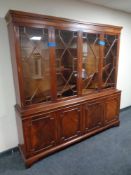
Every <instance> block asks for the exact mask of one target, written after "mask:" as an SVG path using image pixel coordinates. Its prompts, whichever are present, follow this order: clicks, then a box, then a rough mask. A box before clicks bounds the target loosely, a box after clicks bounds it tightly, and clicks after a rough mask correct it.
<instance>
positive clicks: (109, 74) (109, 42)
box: [102, 34, 118, 88]
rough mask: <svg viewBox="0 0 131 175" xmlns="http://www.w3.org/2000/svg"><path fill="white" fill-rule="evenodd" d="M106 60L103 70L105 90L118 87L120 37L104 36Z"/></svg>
mask: <svg viewBox="0 0 131 175" xmlns="http://www.w3.org/2000/svg"><path fill="white" fill-rule="evenodd" d="M103 42H104V60H103V68H102V80H103V85H102V87H103V88H109V87H115V86H116V72H117V56H118V36H117V35H109V34H106V35H105V36H104V41H103Z"/></svg>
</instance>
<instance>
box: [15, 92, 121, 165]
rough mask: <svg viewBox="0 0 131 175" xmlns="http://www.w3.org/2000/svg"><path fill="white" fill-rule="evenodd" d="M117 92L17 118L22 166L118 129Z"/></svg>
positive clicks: (118, 106)
mask: <svg viewBox="0 0 131 175" xmlns="http://www.w3.org/2000/svg"><path fill="white" fill-rule="evenodd" d="M119 108H120V91H117V92H115V93H113V94H110V95H107V96H100V97H98V98H91V99H87V100H83V101H80V102H78V103H76V104H70V105H65V106H60V107H59V108H58V107H57V108H53V109H50V110H47V111H46V112H45V111H43V112H41V113H38V114H37V113H36V114H31V115H27V116H24V115H20V114H19V112H18V111H17V112H18V114H19V115H18V117H17V122H18V125H17V126H19V129H18V130H19V143H20V144H19V147H20V150H21V152H22V154H23V158H24V160H25V164H26V165H27V166H31V165H32V164H33V163H34V162H36V161H37V160H39V159H40V158H42V157H45V156H47V155H49V154H51V153H53V152H55V151H57V150H59V149H63V148H64V147H66V146H68V145H70V144H73V143H75V142H78V141H80V140H82V139H84V138H87V137H89V136H91V135H94V134H96V133H97V132H100V131H102V130H104V129H106V128H109V127H112V126H117V125H119Z"/></svg>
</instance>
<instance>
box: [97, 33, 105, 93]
mask: <svg viewBox="0 0 131 175" xmlns="http://www.w3.org/2000/svg"><path fill="white" fill-rule="evenodd" d="M99 38H100V40H99V44H100V43H102V44H100V46H99V52H100V57H99V66H98V89H99V90H101V89H102V85H103V80H102V76H103V63H104V62H103V61H104V49H105V45H104V34H100V37H99Z"/></svg>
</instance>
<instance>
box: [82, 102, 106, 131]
mask: <svg viewBox="0 0 131 175" xmlns="http://www.w3.org/2000/svg"><path fill="white" fill-rule="evenodd" d="M103 116H104V110H103V103H101V102H92V103H90V102H87V103H86V104H84V129H85V131H86V132H89V131H91V130H95V129H97V128H100V127H101V126H102V125H103Z"/></svg>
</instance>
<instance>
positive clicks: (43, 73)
mask: <svg viewBox="0 0 131 175" xmlns="http://www.w3.org/2000/svg"><path fill="white" fill-rule="evenodd" d="M17 29H18V36H19V37H18V38H17V39H18V40H19V43H18V44H19V48H20V50H19V60H18V62H19V63H20V65H19V77H20V78H21V82H20V84H21V87H20V90H21V96H22V98H23V101H24V102H23V103H24V105H32V104H37V103H41V102H49V101H51V100H52V96H51V91H52V90H51V89H52V87H51V69H50V54H49V53H50V49H49V44H48V43H49V41H50V37H49V36H50V35H49V34H50V30H48V29H47V28H35V27H25V26H24V27H23V26H20V27H18V28H17ZM20 69H21V70H20Z"/></svg>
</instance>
